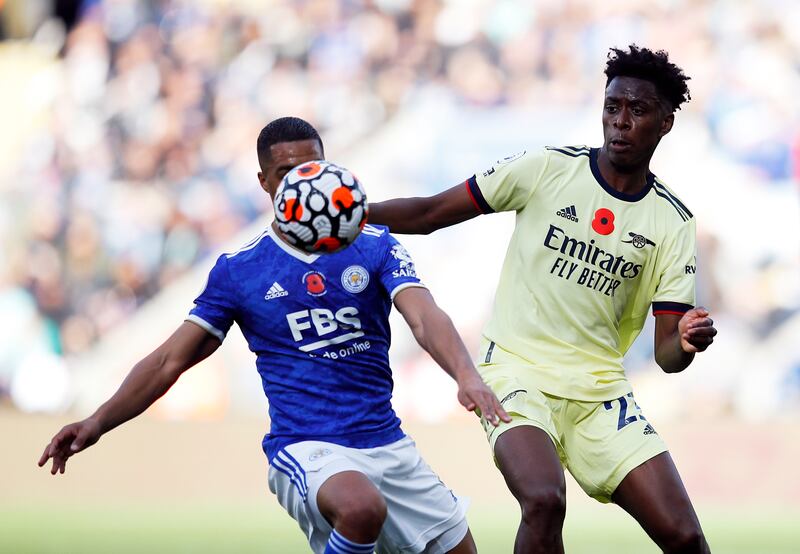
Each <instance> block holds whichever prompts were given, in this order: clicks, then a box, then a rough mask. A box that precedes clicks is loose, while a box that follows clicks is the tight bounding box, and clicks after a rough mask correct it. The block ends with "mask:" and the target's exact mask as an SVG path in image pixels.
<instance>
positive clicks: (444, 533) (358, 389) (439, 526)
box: [39, 117, 510, 554]
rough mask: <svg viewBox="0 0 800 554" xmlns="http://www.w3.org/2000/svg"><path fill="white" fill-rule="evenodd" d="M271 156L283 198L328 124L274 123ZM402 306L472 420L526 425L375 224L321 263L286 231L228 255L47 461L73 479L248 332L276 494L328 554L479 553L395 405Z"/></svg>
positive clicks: (267, 154)
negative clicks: (172, 327)
mask: <svg viewBox="0 0 800 554" xmlns="http://www.w3.org/2000/svg"><path fill="white" fill-rule="evenodd" d="M257 149H258V157H259V164H260V166H261V172H260V173H259V174H258V179H259V182H260V183H261V187H262V188H263V189H264V190H265V191H266V192H267V193H268V194H270V196H274V193H275V191H276V189H277V187H278V184H279V183H280V181H281V179H282V178H283V176H284V175H285V174H286V173H287V172H288V171H290V170H291V169H292V168H294V167H296V166H298V165H300V164H302V163H304V162H307V161H311V160H318V159H324V152H323V147H322V141H321V140H320V137H319V135H318V134H317V132H316V130H315V129H314V128H313V127H312V126H311V125H309V124H308V123H306V122H305V121H303V120H301V119H298V118H291V117H287V118H281V119H277V120H275V121H273V122H271V123H270V124H269V125H267V126H266V127H265V128H264V129H263V130H262V131H261V134H260V135H259V138H258V147H257ZM392 304H394V305H395V306H396V307H397V309H398V310H399V311H400V313H401V314H402V315H403V317H404V318H405V320H406V322H407V323H408V325H409V326H410V328H411V330H412V332H413V334H414V337H415V338H416V340H417V342H419V344H420V345H421V346H422V347H423V348H424V349H425V350H426V351H427V352H428V353H429V354H430V355H431V356H432V357H433V359H434V360H435V361H436V362H437V363H438V364H439V365H440V366H441V367H442V368H443V369H444V370H445V371H446V372H447V373H448V374H450V375H451V376H452V377H453V378H454V379H455V380H456V382H457V384H458V400H459V402H460V403H461V404H462V405H463V406H464V407H465V408H466V409H467V410H480V412H481V414H482V415H483V417H484V418H486V419H487V421H488V422H489V423H491V424H494V425H498V424H499V422H500V421H501V420H503V421H506V422H508V421H510V418H509V416H508V414H506V412H505V411H504V410H503V408H502V407H501V406H500V404H499V402H498V400H497V397H496V396H495V395H494V394H493V393H492V392H491V391H490V390H489V388H488V387H487V386H486V385H485V384H484V382H483V381H482V379H481V377H480V375H478V373H477V371H476V370H475V367H474V365H473V363H472V361H471V358H470V356H469V353H468V352H467V350H466V348H465V347H464V344H463V342H462V341H461V338H460V337H459V335H458V333H457V332H456V330H455V328H454V326H453V324H452V322H451V320H450V318H449V317H448V316H447V315H446V314H445V313H444V312H443V311H442V310H441V309H440V308H439V307H438V306H437V305H436V303H435V302H434V300H433V298H432V297H431V294H430V293H429V292H428V290H427V289H426V288H425V287H424V285H422V283H421V282H420V280H419V279H418V278H417V275H416V271H415V268H414V263H413V260H412V259H411V257H410V256H409V255H408V252H407V251H406V250H405V249H404V248H403V246H402V245H401V244H400V243H399V242H397V240H395V238H394V237H392V236H391V235H390V234H389V232H388V231H387V229H386V228H385V227H376V226H370V225H367V226H365V227H364V230H363V231H362V233H361V235H359V237H358V238H357V239H356V240H355V242H354V243H353V244H352V245H351V246H349V247H347V248H345V249H344V250H341V251H339V252H336V253H333V254H324V255H318V254H307V253H305V252H302V251H300V250H297V249H295V248H293V247H292V246H290V245H289V244H288V243H286V242H285V241H284V240H283V239H282V238H281V236H280V235H279V234H278V233H277V232H276V230H275V227H274V225H273V226H270V227H268V228H267V229H266V230H265V231H264V232H263V233H262V234H261V235H260V236H259V237H257V238H256V239H254V240H253V241H251V242H250V243H248V244H246V245H245V246H243V247H242V248H240V249H239V250H237V251H236V252H233V253H229V254H223V255H222V256H220V257H219V259H218V260H217V262H216V265H215V266H214V267H213V269H212V270H211V273H210V274H209V277H208V284H207V285H206V287H205V290H204V291H203V292H202V293H201V294H200V296H198V297H197V299H196V300H195V305H194V307H193V308H192V309H191V311H190V312H189V315H188V317H187V318H186V321H184V322H183V324H181V326H180V327H178V329H177V331H175V333H174V334H173V335H172V336H171V337H169V338H168V339H167V340H166V342H164V344H162V345H161V346H159V347H158V348H157V349H156V350H155V351H154V352H153V353H151V354H150V355H148V356H147V357H145V358H144V359H143V360H141V361H140V362H139V363H137V364H136V365H135V366H134V367H133V369H132V370H131V372H130V373H129V374H128V376H127V378H126V379H125V380H124V382H123V383H122V385H121V386H120V388H119V390H117V392H116V393H115V394H114V395H113V396H112V397H111V398H110V399H109V400H108V401H107V402H106V403H105V404H103V405H102V406H100V408H99V409H98V410H97V411H96V412H95V413H94V414H92V415H91V416H89V417H88V418H86V419H84V420H83V421H80V422H76V423H72V424H70V425H67V426H66V427H64V428H63V429H62V430H61V431H59V432H58V433H57V434H56V435H55V436H54V437H53V439H52V441H51V442H50V444H48V446H47V447H46V448H45V450H44V453H43V454H42V457H41V459H40V460H39V465H40V466H43V465H44V464H45V463H46V462H47V460H48V459H50V458H52V459H53V464H52V468H51V473H53V474H56V473H58V472H61V473H64V470H65V468H66V463H67V460H68V459H69V457H70V456H72V455H74V454H76V453H78V452H80V451H82V450H85V449H86V448H88V447H89V446H91V445H93V444H94V443H96V442H97V441H98V440H99V439H100V437H101V436H102V435H103V434H104V433H107V432H108V431H110V430H111V429H113V428H114V427H116V426H118V425H120V424H122V423H124V422H126V421H128V420H129V419H131V418H133V417H136V416H137V415H139V414H140V413H142V412H143V411H144V410H146V409H147V408H148V407H149V406H150V405H151V404H153V403H154V402H155V401H156V400H157V399H158V398H159V397H161V396H162V395H163V394H165V393H166V392H167V391H168V390H169V388H170V387H171V386H172V385H173V384H174V383H175V382H176V381H177V379H178V377H180V375H181V374H182V373H183V372H184V371H186V370H187V369H189V368H190V367H192V366H194V365H195V364H197V363H198V362H200V361H201V360H203V359H204V358H206V357H208V356H210V355H211V354H212V353H213V352H214V351H215V350H216V349H217V348H218V347H219V346H220V344H221V343H222V341H223V340H224V338H225V334H226V333H227V332H228V330H229V329H230V327H231V325H232V324H233V323H234V322H236V323H237V324H238V325H239V328H240V329H241V331H242V333H243V334H244V336H245V338H246V339H247V342H248V344H249V346H250V349H251V350H252V351H253V352H255V354H256V367H257V369H258V373H259V374H260V376H261V381H262V385H263V388H264V392H265V393H266V395H267V398H268V399H269V414H270V420H271V428H270V432H269V433H268V434H267V435H266V436H265V437H264V441H263V448H264V452H265V453H266V455H267V458H268V460H269V478H268V481H269V487H270V490H271V491H272V492H273V493H274V494H275V495H276V496H277V497H278V501H279V502H280V504H281V506H283V507H284V508H285V509H286V511H287V512H289V514H290V515H291V516H292V517H293V518H294V519H295V520H296V521H297V523H298V524H299V525H300V527H301V529H302V530H303V531H304V533H305V534H306V536H307V537H308V541H309V544H310V546H311V549H312V550H313V551H314V552H317V553H323V552H324V553H329V552H330V553H334V552H336V553H346V554H366V553H370V552H373V551H378V552H404V553H415V552H427V553H444V552H456V553H468V552H475V551H476V547H475V543H474V541H473V539H472V536H471V534H470V532H469V528H468V526H467V522H466V517H465V512H466V506H465V502H464V501H463V500H461V499H459V498H458V497H457V496H455V495H454V494H453V493H452V492H451V491H450V489H448V488H447V487H446V486H445V485H444V484H443V483H442V482H441V481H440V480H439V478H438V477H437V476H436V474H435V473H433V471H431V469H430V468H429V467H428V465H427V464H426V463H425V462H424V460H422V458H421V457H420V455H419V453H418V452H417V449H416V447H415V445H414V442H413V441H412V440H411V439H410V438H409V437H408V436H406V435H405V433H403V431H402V429H401V428H400V420H399V419H398V418H397V416H396V415H395V413H394V411H393V409H392V406H391V402H390V399H391V395H392V387H393V382H392V374H391V369H390V367H389V343H390V330H389V312H390V310H391V307H392Z"/></svg>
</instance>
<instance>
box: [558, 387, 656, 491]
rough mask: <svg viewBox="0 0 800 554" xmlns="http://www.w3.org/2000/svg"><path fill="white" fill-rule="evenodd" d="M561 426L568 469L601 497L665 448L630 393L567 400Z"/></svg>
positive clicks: (585, 489)
mask: <svg viewBox="0 0 800 554" xmlns="http://www.w3.org/2000/svg"><path fill="white" fill-rule="evenodd" d="M561 430H562V438H563V444H564V452H565V454H566V465H567V469H569V471H570V473H571V474H572V475H573V477H575V480H576V481H577V482H578V484H579V485H580V486H581V488H583V490H584V491H585V492H586V493H587V494H588V495H589V496H591V497H592V498H595V499H596V500H599V501H600V502H610V501H611V495H612V494H613V493H614V491H615V490H616V489H617V487H618V486H619V484H620V483H621V482H622V481H623V479H625V477H626V476H627V475H628V474H629V473H630V472H631V471H633V469H635V468H637V467H639V466H640V465H642V464H643V463H645V462H646V461H648V460H650V459H652V458H654V457H655V456H657V455H659V454H661V453H662V452H666V450H667V445H666V444H665V443H664V441H663V440H662V439H661V437H659V436H658V434H657V433H656V431H655V429H654V428H653V426H652V425H651V424H650V423H649V422H648V421H647V420H646V419H645V417H644V414H643V413H642V411H641V409H640V408H639V406H638V405H637V404H636V401H635V400H634V398H633V394H632V393H629V394H627V395H625V396H622V397H620V398H617V399H614V400H611V401H606V402H580V401H572V400H570V401H567V407H566V411H565V416H564V424H563V425H562V429H561Z"/></svg>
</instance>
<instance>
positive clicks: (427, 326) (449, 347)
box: [412, 309, 476, 383]
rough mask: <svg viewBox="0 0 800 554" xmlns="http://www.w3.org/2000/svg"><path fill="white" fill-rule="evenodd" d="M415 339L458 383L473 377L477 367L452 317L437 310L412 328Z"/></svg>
mask: <svg viewBox="0 0 800 554" xmlns="http://www.w3.org/2000/svg"><path fill="white" fill-rule="evenodd" d="M412 332H413V333H414V337H415V338H416V340H417V342H418V343H419V345H420V346H421V347H422V348H423V349H425V351H426V352H428V354H430V356H431V358H433V360H434V361H435V362H436V363H437V364H439V366H440V367H441V368H442V369H444V371H445V372H446V373H447V374H448V375H450V376H451V377H452V378H453V379H455V381H456V382H457V383H460V382H461V381H462V380H463V379H464V378H466V377H468V376H472V374H474V373H476V372H475V366H474V365H473V363H472V359H471V358H470V356H469V352H467V348H466V347H465V346H464V342H463V341H462V340H461V337H460V336H459V334H458V331H456V328H455V326H454V325H453V322H452V320H451V319H450V317H449V316H448V315H447V314H446V313H444V312H443V311H442V310H439V309H435V310H432V311H431V313H429V314H426V316H425V317H424V318H422V320H421V321H420V323H419V324H417V325H416V326H415V327H414V328H412Z"/></svg>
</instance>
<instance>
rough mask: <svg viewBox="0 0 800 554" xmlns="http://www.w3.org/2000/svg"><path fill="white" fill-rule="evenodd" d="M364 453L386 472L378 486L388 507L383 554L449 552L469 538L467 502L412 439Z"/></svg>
mask: <svg viewBox="0 0 800 554" xmlns="http://www.w3.org/2000/svg"><path fill="white" fill-rule="evenodd" d="M365 453H366V454H367V455H368V456H370V457H372V458H373V464H374V466H376V467H379V468H380V469H381V480H380V483H379V484H378V488H379V490H380V492H381V495H382V496H383V498H384V499H385V500H386V504H387V507H388V515H387V518H386V522H385V523H384V525H383V531H382V532H381V536H380V538H379V539H378V548H377V550H378V552H403V553H406V552H407V553H415V552H425V553H427V554H444V553H445V552H449V551H450V550H452V549H454V548H455V547H456V546H458V545H459V544H460V543H461V542H462V541H463V540H464V538H465V537H466V535H467V533H468V531H469V529H468V526H467V520H466V512H467V507H468V504H469V502H468V500H466V499H463V498H459V497H458V496H457V495H456V494H455V493H453V491H452V490H451V489H449V488H448V487H447V486H446V485H445V484H444V483H443V482H442V480H441V479H440V478H439V476H438V475H437V474H436V473H435V472H434V471H433V470H432V469H431V468H430V466H428V464H427V463H426V462H425V460H424V459H423V458H422V456H420V454H419V451H418V450H417V448H416V445H415V444H414V441H413V440H411V438H410V437H405V438H403V439H401V440H399V441H397V442H395V443H393V444H390V445H387V446H385V447H381V448H378V449H366V450H365Z"/></svg>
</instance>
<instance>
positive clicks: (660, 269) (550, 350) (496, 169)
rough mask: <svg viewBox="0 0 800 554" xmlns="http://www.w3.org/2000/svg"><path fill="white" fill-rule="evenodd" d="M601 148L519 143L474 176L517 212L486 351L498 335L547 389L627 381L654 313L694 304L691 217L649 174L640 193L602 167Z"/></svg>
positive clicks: (494, 202) (578, 396)
mask: <svg viewBox="0 0 800 554" xmlns="http://www.w3.org/2000/svg"><path fill="white" fill-rule="evenodd" d="M597 153H598V150H597V149H590V148H587V147H585V146H567V147H559V148H555V147H547V148H545V149H543V150H541V151H538V152H521V153H519V154H516V155H514V156H509V157H508V158H505V159H503V160H500V161H498V162H497V163H495V165H494V166H493V167H491V168H490V169H488V170H486V171H484V172H482V173H478V174H476V175H475V176H474V177H472V178H470V179H469V180H467V183H466V186H467V190H468V192H469V193H470V196H471V197H472V199H473V201H474V202H475V204H476V206H477V207H478V209H480V210H481V211H482V212H483V213H491V212H500V211H512V210H513V211H515V212H516V225H515V229H514V233H513V235H512V237H511V241H510V243H509V245H508V251H507V252H506V258H505V262H504V264H503V269H502V272H501V274H500V282H499V284H498V286H497V293H496V296H495V305H494V311H493V313H492V316H491V319H490V320H489V322H488V324H487V325H486V328H485V329H484V335H485V337H486V338H487V339H488V340H489V341H491V342H490V343H489V346H488V348H487V349H486V351H485V352H483V353H482V354H481V355H482V357H483V358H484V359H482V360H481V361H485V362H487V363H491V354H492V352H491V350H492V348H493V344H492V343H496V344H497V345H498V346H500V347H501V348H502V349H503V350H506V351H507V352H510V353H512V354H514V355H515V356H518V357H519V358H520V362H521V364H520V365H517V366H516V367H524V368H526V369H525V371H533V372H535V373H536V375H537V382H538V383H540V389H541V390H542V391H544V392H546V393H548V394H551V395H555V396H559V397H562V398H571V399H575V400H595V401H596V400H608V399H612V398H617V397H620V396H622V395H624V394H627V393H628V392H629V391H630V390H631V389H630V385H629V384H628V381H627V379H626V377H625V372H624V369H623V367H622V358H623V356H624V354H625V352H626V351H627V350H628V348H630V346H631V344H632V343H633V341H634V339H635V338H636V337H637V335H638V334H639V332H640V331H641V330H642V326H643V325H644V321H645V318H646V316H647V312H648V310H649V309H650V306H651V304H652V307H653V312H654V313H656V314H658V313H664V312H666V313H678V314H682V313H685V312H686V311H687V310H689V309H691V307H693V306H694V303H695V284H694V281H695V280H694V274H695V270H696V261H695V260H696V258H695V220H694V218H693V216H692V214H691V212H690V211H689V210H688V209H687V208H686V206H685V205H684V204H683V203H682V202H681V201H680V200H679V199H678V198H677V197H676V196H675V194H674V193H673V192H672V191H671V190H670V189H669V188H667V187H666V185H664V184H663V183H662V182H661V181H659V180H658V179H657V178H656V177H655V176H654V175H653V174H649V175H648V178H647V184H646V186H645V187H644V189H643V190H642V191H641V192H640V193H638V194H635V195H628V194H623V193H620V192H619V191H617V190H615V189H613V188H612V187H611V186H610V185H609V184H608V183H607V182H606V181H605V179H603V176H602V175H601V174H600V170H599V168H598V165H597Z"/></svg>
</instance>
